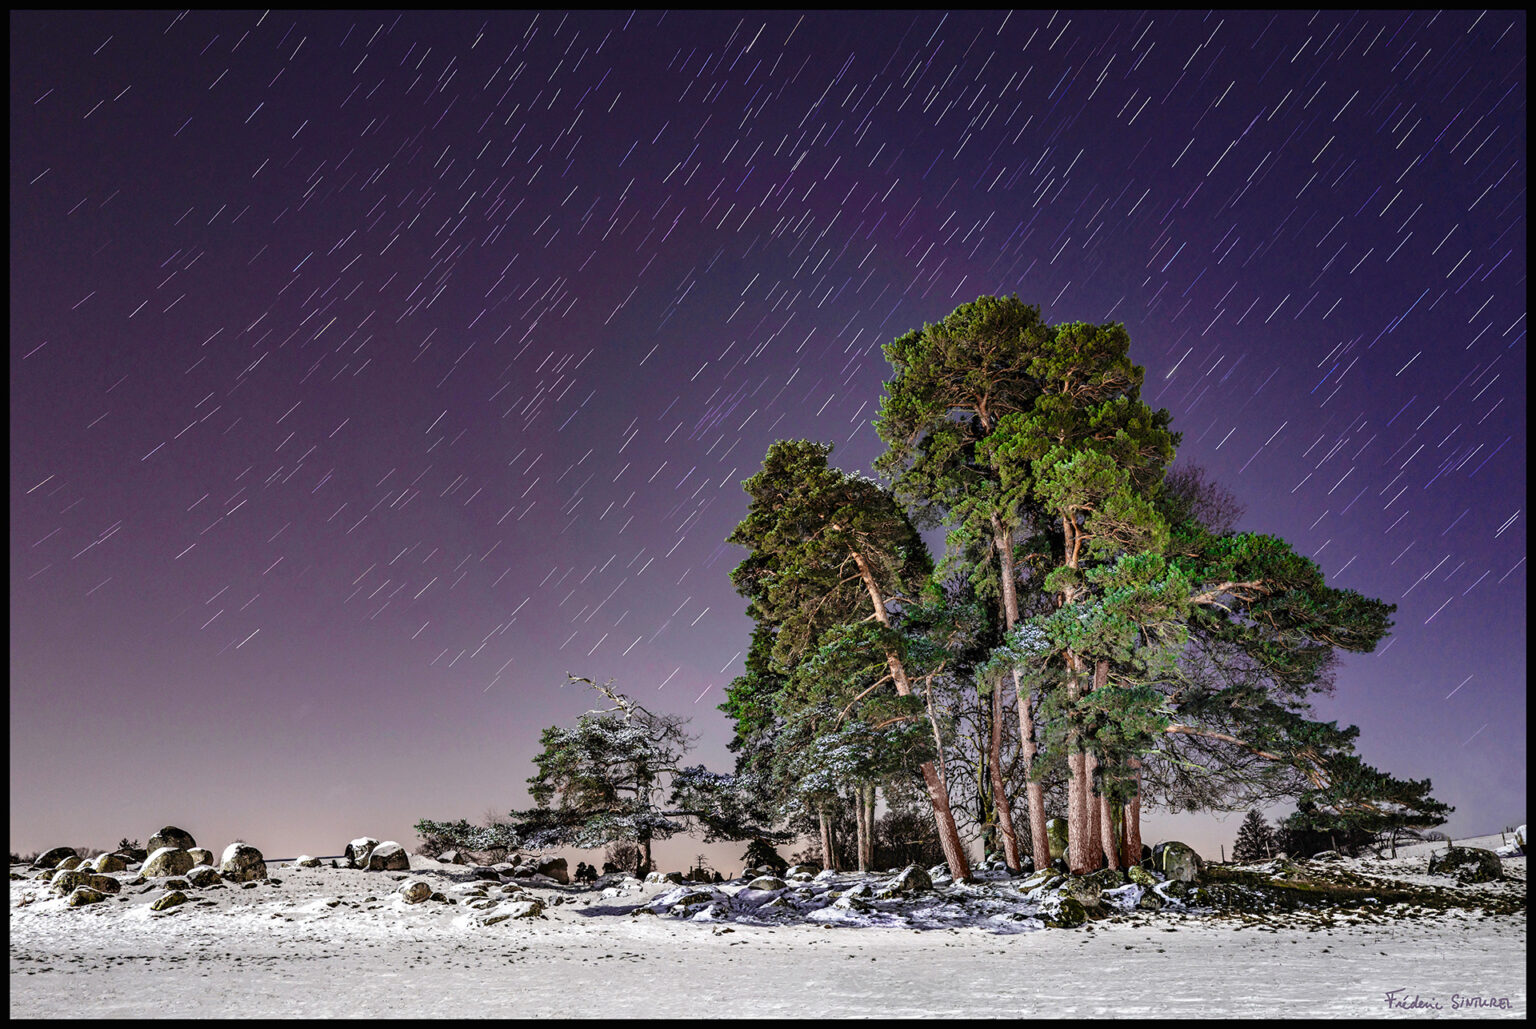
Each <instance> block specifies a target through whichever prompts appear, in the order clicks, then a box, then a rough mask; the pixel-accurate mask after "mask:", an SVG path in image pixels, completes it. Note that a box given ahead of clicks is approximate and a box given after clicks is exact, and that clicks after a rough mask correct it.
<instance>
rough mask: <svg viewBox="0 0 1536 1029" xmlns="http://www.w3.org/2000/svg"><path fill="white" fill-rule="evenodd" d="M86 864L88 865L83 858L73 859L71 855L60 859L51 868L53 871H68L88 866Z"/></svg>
mask: <svg viewBox="0 0 1536 1029" xmlns="http://www.w3.org/2000/svg"><path fill="white" fill-rule="evenodd" d="M88 864H89V862H87V861H86V860H85V859H84V858H78V857H75V856H74V855H73V854H71V855H70V856H69V857H66V858H61V859H60V860H59V863H58V864H56V865H54V866H53V867H54V868H55V869H66V870H68V869H73V868H79V867H80V866H81V865H88Z"/></svg>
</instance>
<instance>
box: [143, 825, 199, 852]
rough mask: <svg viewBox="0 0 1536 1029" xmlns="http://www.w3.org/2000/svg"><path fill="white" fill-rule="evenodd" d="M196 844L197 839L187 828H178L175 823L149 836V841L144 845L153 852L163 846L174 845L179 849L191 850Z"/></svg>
mask: <svg viewBox="0 0 1536 1029" xmlns="http://www.w3.org/2000/svg"><path fill="white" fill-rule="evenodd" d="M195 846H197V841H196V840H194V839H193V838H192V834H191V833H189V832H187V831H186V830H185V829H178V828H176V827H175V826H174V825H168V826H166V827H165V828H163V829H161V830H160V831H159V832H157V833H155V834H154V835H153V836H151V837H150V838H149V842H148V843H146V844H145V845H144V847H145V849H146V850H148V851H149V852H150V853H151V854H153V853H154V852H155V851H157V850H159V849H160V848H161V847H174V848H176V849H177V850H191V849H192V848H193V847H195Z"/></svg>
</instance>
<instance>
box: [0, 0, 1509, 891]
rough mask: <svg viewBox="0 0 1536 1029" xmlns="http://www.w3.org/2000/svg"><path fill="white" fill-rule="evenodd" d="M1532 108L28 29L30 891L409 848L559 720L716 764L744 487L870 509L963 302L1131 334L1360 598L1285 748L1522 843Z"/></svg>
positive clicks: (1046, 23)
mask: <svg viewBox="0 0 1536 1029" xmlns="http://www.w3.org/2000/svg"><path fill="white" fill-rule="evenodd" d="M1525 72H1526V22H1525V15H1524V14H1523V13H1520V12H1511V11H1497V12H1494V11H1488V12H1481V13H1479V12H1477V11H1465V12H1463V11H1456V12H1450V11H1441V12H1438V13H1435V12H1423V11H1415V12H1409V13H1404V12H1377V11H1372V12H1366V13H1360V12H1348V11H1324V12H1318V13H1307V12H1282V13H1272V12H1263V11H1256V12H1241V13H1231V12H1222V13H1209V14H1207V13H1201V12H1178V13H1170V12H1152V13H1148V12H1134V11H1126V12H1110V13H1090V14H1084V13H1081V12H1057V13H1055V14H1050V13H1045V12H1034V11H1030V12H1024V11H1016V12H1012V13H1009V12H1001V11H984V12H949V13H943V12H927V13H924V12H900V13H815V12H812V13H796V12H767V13H764V12H751V13H742V12H726V13H707V12H692V13H666V14H662V13H658V12H654V11H646V12H634V13H629V12H616V13H615V12H571V13H563V12H553V13H550V12H546V13H542V14H537V15H535V14H532V13H527V12H475V13H468V14H464V13H451V14H436V13H420V12H415V13H399V12H388V13H383V14H366V13H352V12H349V13H340V14H338V13H292V12H287V13H278V12H268V13H266V14H261V13H229V12H182V13H180V14H176V13H135V12H114V13H107V14H80V13H63V14H55V13H41V14H40V13H35V12H33V13H15V12H13V13H12V14H11V321H10V334H11V355H10V372H11V483H10V485H11V492H10V495H11V540H10V553H11V659H10V660H11V665H10V670H11V758H10V761H11V823H10V826H11V827H10V833H11V839H10V846H11V849H12V850H22V851H28V850H35V849H41V848H45V847H48V846H53V845H58V844H73V845H80V844H85V845H95V846H110V845H112V844H114V843H115V842H116V841H117V840H118V838H119V837H122V836H128V837H133V838H137V839H139V840H141V841H142V840H144V839H146V838H147V837H148V835H149V834H150V833H152V832H154V831H155V830H156V829H158V828H159V827H160V826H161V825H163V824H166V823H167V822H169V823H174V824H178V825H181V826H183V827H184V828H186V829H188V830H190V831H191V832H192V833H193V834H194V835H195V836H197V837H198V841H199V843H202V844H203V845H205V846H209V847H215V848H216V847H222V846H223V845H224V844H225V843H227V842H228V841H229V840H231V839H234V838H235V837H237V836H240V837H243V838H245V839H247V840H249V841H250V842H252V843H254V844H256V846H258V847H259V848H261V849H262V850H263V851H265V852H266V853H267V854H268V855H271V856H292V855H294V854H297V853H301V852H308V853H313V854H334V853H338V852H339V851H340V850H341V848H342V847H343V846H344V845H345V843H346V841H347V840H349V839H351V838H352V837H354V836H359V835H364V834H366V835H370V836H375V837H378V838H381V839H397V840H399V841H400V842H402V843H404V844H405V845H406V846H407V847H414V846H415V845H416V844H417V843H418V842H419V841H418V839H417V838H416V836H415V835H414V833H413V831H412V829H411V826H412V824H413V823H414V822H415V821H416V820H417V819H418V818H421V817H433V818H443V819H453V818H459V817H465V818H470V819H472V820H478V819H479V818H481V816H482V815H484V814H485V813H486V812H487V811H495V812H501V813H504V812H505V811H506V810H507V809H508V808H511V807H521V806H524V805H525V804H526V803H527V795H526V793H525V788H524V787H525V783H524V780H525V779H526V778H527V777H528V776H529V775H530V774H531V773H532V771H533V766H532V762H531V757H532V755H533V754H534V753H535V752H536V750H537V740H538V735H539V732H540V730H541V729H542V728H544V727H545V726H547V725H550V724H553V723H556V722H559V723H570V722H571V721H573V720H574V718H575V716H576V715H577V714H579V713H580V712H582V711H585V710H588V709H590V708H592V707H595V706H598V705H597V704H595V703H594V702H595V701H597V700H599V699H600V698H598V697H597V696H596V695H595V694H593V693H591V691H582V690H579V689H576V688H572V687H566V686H565V685H564V683H565V674H566V672H568V671H569V672H571V673H574V674H577V675H586V676H590V677H593V678H596V679H598V680H599V681H601V680H603V679H606V678H609V677H612V678H614V679H616V680H617V682H616V685H617V686H618V688H620V689H621V690H624V691H625V692H628V693H630V694H631V695H633V696H634V697H635V698H637V699H638V700H640V701H641V702H642V703H644V704H647V705H649V706H651V707H653V708H654V709H656V710H658V711H669V712H681V713H684V714H687V715H690V716H692V719H693V721H692V729H693V731H694V732H696V733H697V734H698V736H699V743H698V745H697V748H696V750H695V757H696V758H697V759H698V760H701V761H703V762H705V763H707V764H709V765H710V766H711V767H714V768H717V769H720V770H728V769H729V768H730V766H731V755H730V754H729V753H728V751H727V750H726V747H725V743H726V741H727V740H728V739H729V737H730V727H729V724H728V721H727V719H726V717H725V716H724V715H723V714H721V713H720V712H719V711H717V710H716V709H715V705H717V704H719V703H720V702H721V701H722V700H723V699H724V693H723V689H724V687H725V686H726V684H727V683H729V682H730V680H731V679H732V678H733V677H734V676H735V675H736V674H738V673H739V672H740V671H741V668H742V656H743V653H744V652H745V650H746V648H747V644H748V641H749V636H750V631H751V625H750V622H749V621H748V619H747V618H746V616H745V613H744V609H745V603H744V601H743V600H742V599H741V598H740V597H738V596H737V595H736V594H735V593H734V592H733V590H732V588H731V585H730V582H729V580H728V578H727V573H728V572H729V571H730V569H731V568H732V567H733V566H734V565H735V564H736V563H737V562H738V561H739V560H741V558H742V557H743V556H745V555H744V552H742V551H740V550H739V549H738V548H735V547H731V546H727V545H726V544H725V543H724V542H723V540H724V538H725V536H726V534H727V533H728V532H729V531H730V529H731V528H732V527H733V526H734V525H735V524H736V523H737V521H739V520H740V518H741V517H742V515H743V514H744V513H745V510H746V496H745V494H744V493H743V492H742V490H741V487H740V482H741V480H743V479H745V478H746V477H747V476H748V475H750V474H751V473H752V472H753V471H755V470H756V468H757V467H758V466H759V464H760V462H761V460H762V457H763V453H764V451H765V450H766V449H767V446H768V444H769V443H770V442H771V441H772V440H774V439H777V438H786V437H807V438H812V439H820V440H827V441H831V442H834V443H835V444H836V447H837V450H836V452H835V453H834V460H835V461H836V462H837V463H839V464H840V465H841V466H842V467H844V468H848V469H857V470H863V471H867V470H868V469H869V466H870V462H871V461H872V460H873V458H874V457H875V455H876V454H877V453H879V452H880V450H881V444H880V442H879V440H878V438H877V437H876V435H875V432H874V430H873V428H872V426H871V418H872V417H873V416H874V414H875V412H876V409H877V407H878V404H879V401H880V396H881V384H882V382H883V381H884V380H885V378H886V377H887V376H888V374H889V366H888V365H887V364H886V362H885V359H884V357H883V355H882V353H881V350H880V348H881V346H882V345H883V344H885V343H888V342H890V341H891V340H892V339H893V338H895V337H896V336H898V335H900V334H902V333H904V332H906V331H907V330H909V329H913V328H918V327H920V326H921V325H922V324H924V323H925V322H933V321H937V320H939V319H940V318H942V317H944V316H945V315H947V314H948V313H949V312H950V311H951V310H953V309H954V308H955V307H956V306H958V305H959V304H961V303H964V302H967V301H970V300H974V299H975V298H976V297H977V296H979V295H982V294H989V293H992V294H1007V293H1017V294H1018V295H1019V297H1020V298H1021V299H1023V300H1025V301H1026V302H1030V303H1037V304H1039V305H1040V306H1041V308H1042V310H1043V313H1044V314H1045V316H1046V318H1047V319H1048V320H1050V321H1053V322H1061V321H1077V320H1082V321H1093V322H1103V321H1122V322H1124V323H1125V325H1126V328H1127V329H1128V331H1129V332H1130V336H1131V341H1132V349H1131V356H1132V358H1133V359H1134V360H1135V361H1136V362H1137V363H1138V364H1141V365H1143V366H1144V367H1145V368H1146V370H1147V376H1146V387H1145V390H1144V396H1145V398H1146V399H1147V400H1148V401H1149V402H1150V403H1152V404H1153V406H1156V407H1167V408H1168V409H1169V410H1170V411H1172V412H1173V415H1174V428H1175V429H1177V430H1180V431H1182V432H1183V434H1184V442H1183V445H1182V446H1181V448H1180V457H1181V459H1184V460H1189V461H1194V462H1196V463H1199V464H1201V465H1203V466H1205V467H1206V468H1207V470H1208V471H1209V472H1210V473H1211V474H1212V475H1213V476H1214V477H1215V478H1216V479H1217V480H1218V481H1221V482H1223V483H1225V484H1226V485H1227V486H1228V487H1229V488H1231V489H1232V490H1233V491H1234V492H1235V493H1236V494H1237V495H1238V496H1239V498H1240V499H1241V500H1242V501H1243V503H1244V504H1245V505H1246V507H1247V515H1246V516H1245V517H1244V519H1243V520H1242V521H1241V522H1240V523H1239V527H1240V528H1243V529H1249V530H1256V531H1263V532H1268V533H1272V534H1276V535H1279V536H1282V537H1284V538H1285V539H1287V540H1289V541H1290V542H1291V543H1292V544H1294V545H1295V547H1296V548H1297V550H1299V551H1300V552H1302V553H1304V554H1306V555H1308V556H1310V557H1311V558H1313V559H1314V560H1315V561H1317V562H1318V564H1319V565H1320V566H1321V567H1322V568H1323V570H1324V571H1325V573H1326V574H1327V575H1328V577H1329V581H1330V582H1331V583H1333V584H1335V585H1340V586H1347V587H1350V588H1353V589H1357V590H1359V591H1361V592H1363V593H1366V594H1368V595H1371V596H1376V597H1380V598H1382V599H1384V600H1387V601H1389V602H1392V603H1395V604H1397V605H1398V611H1397V614H1396V616H1395V619H1394V620H1395V623H1396V625H1395V628H1394V631H1393V635H1392V637H1391V639H1390V640H1389V641H1388V642H1387V643H1386V644H1385V645H1384V646H1383V647H1382V648H1380V649H1379V650H1378V652H1377V653H1375V654H1372V655H1363V656H1350V657H1349V658H1347V659H1346V660H1345V662H1344V665H1343V668H1342V670H1341V672H1340V675H1339V680H1338V691H1337V694H1336V696H1335V697H1333V698H1325V699H1324V700H1323V701H1322V703H1321V704H1320V705H1319V712H1320V714H1321V715H1322V716H1323V717H1325V718H1328V719H1337V720H1339V721H1341V722H1345V723H1354V724H1358V725H1360V726H1361V729H1362V733H1361V737H1360V740H1359V750H1360V752H1361V754H1362V755H1363V756H1364V757H1365V759H1366V760H1368V761H1370V762H1372V763H1374V764H1376V765H1378V766H1379V767H1382V768H1384V769H1386V770H1388V771H1391V772H1392V773H1394V774H1396V775H1399V776H1404V777H1412V778H1423V777H1429V778H1431V779H1433V781H1434V787H1435V789H1434V792H1435V794H1436V796H1437V797H1439V798H1440V799H1441V800H1444V801H1446V802H1448V803H1451V804H1454V805H1455V806H1456V809H1457V810H1456V812H1455V814H1454V815H1453V816H1452V818H1451V821H1450V822H1449V824H1448V825H1447V826H1445V827H1444V828H1445V829H1447V830H1448V831H1450V832H1452V833H1470V832H1486V831H1497V830H1498V829H1500V828H1501V827H1503V826H1505V825H1512V824H1517V823H1519V822H1523V821H1524V819H1525V776H1526V770H1525V762H1526V746H1525V727H1526V702H1525V681H1526V662H1525V626H1526V611H1525V603H1526V594H1525V583H1526V564H1525V540H1526V533H1525V524H1526V518H1525V512H1524V505H1525V502H1526V501H1525V484H1526V479H1525V469H1526V435H1525V410H1526V409H1525V382H1526V355H1525V343H1526V329H1527V325H1526V311H1525V297H1526V291H1527V283H1526V258H1525V254H1526V249H1525V247H1526V218H1525V213H1526V167H1525V154H1526V137H1525V132H1526V95H1525V88H1526V83H1525ZM1282 811H1283V809H1277V810H1276V811H1274V812H1272V813H1273V814H1280V813H1282ZM1224 817H1226V820H1225V821H1224V822H1221V823H1217V822H1216V821H1214V820H1213V819H1211V818H1210V817H1205V818H1203V819H1201V820H1200V822H1199V823H1198V824H1195V823H1192V822H1188V821H1180V822H1177V823H1175V822H1172V821H1168V820H1162V821H1159V819H1158V816H1156V815H1153V816H1151V817H1150V818H1149V819H1148V821H1149V823H1150V825H1149V838H1150V839H1152V840H1155V839H1157V838H1159V835H1158V829H1157V827H1158V826H1159V825H1160V824H1161V825H1164V826H1169V825H1175V824H1177V825H1179V826H1180V828H1179V830H1178V831H1179V832H1180V834H1181V835H1183V836H1184V837H1185V838H1187V839H1188V840H1189V841H1190V842H1191V843H1193V844H1195V845H1196V846H1197V847H1200V848H1201V849H1202V850H1207V851H1210V852H1212V853H1214V852H1215V850H1216V847H1217V844H1218V843H1225V844H1226V845H1227V846H1229V847H1230V845H1231V840H1232V837H1233V835H1234V834H1235V832H1236V828H1237V824H1238V822H1239V820H1240V817H1241V816H1240V814H1239V815H1234V816H1224ZM673 846H674V847H676V852H677V853H679V854H684V853H686V856H687V857H691V856H692V853H693V852H694V851H695V850H698V849H702V848H699V847H696V846H695V845H693V844H691V843H688V842H682V843H676V844H674V845H673ZM740 849H741V847H740V845H733V846H732V847H730V848H727V849H726V851H722V853H726V852H727V851H728V853H729V854H730V855H736V854H739V852H740ZM661 853H662V854H663V855H665V854H666V853H667V851H666V850H663V851H662V852H661ZM786 853H787V851H786ZM732 860H734V858H731V857H726V858H723V859H722V861H723V863H722V864H721V867H726V868H728V867H730V864H731V861H732ZM672 863H674V864H678V865H679V866H680V865H681V863H682V862H681V861H674V862H672Z"/></svg>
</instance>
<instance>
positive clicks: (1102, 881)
mask: <svg viewBox="0 0 1536 1029" xmlns="http://www.w3.org/2000/svg"><path fill="white" fill-rule="evenodd" d="M1083 878H1084V879H1087V880H1088V881H1089V882H1091V883H1093V884H1094V885H1095V886H1097V887H1098V888H1099V889H1100V890H1101V891H1103V890H1118V889H1119V888H1120V887H1122V886H1124V885H1125V873H1123V872H1121V871H1120V870H1119V869H1115V868H1101V869H1099V870H1098V871H1097V872H1089V873H1088V874H1087V875H1085V876H1083ZM1090 906H1091V905H1090Z"/></svg>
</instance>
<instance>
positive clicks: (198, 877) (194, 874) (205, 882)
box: [187, 865, 223, 889]
mask: <svg viewBox="0 0 1536 1029" xmlns="http://www.w3.org/2000/svg"><path fill="white" fill-rule="evenodd" d="M222 880H223V877H222V876H221V875H219V870H218V869H217V868H214V867H213V866H212V865H197V866H196V867H194V868H193V869H192V870H191V871H189V872H188V873H187V882H189V883H191V884H192V885H193V886H196V887H198V888H199V889H207V888H208V887H209V886H214V885H216V884H218V883H219V882H221V881H222Z"/></svg>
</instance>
